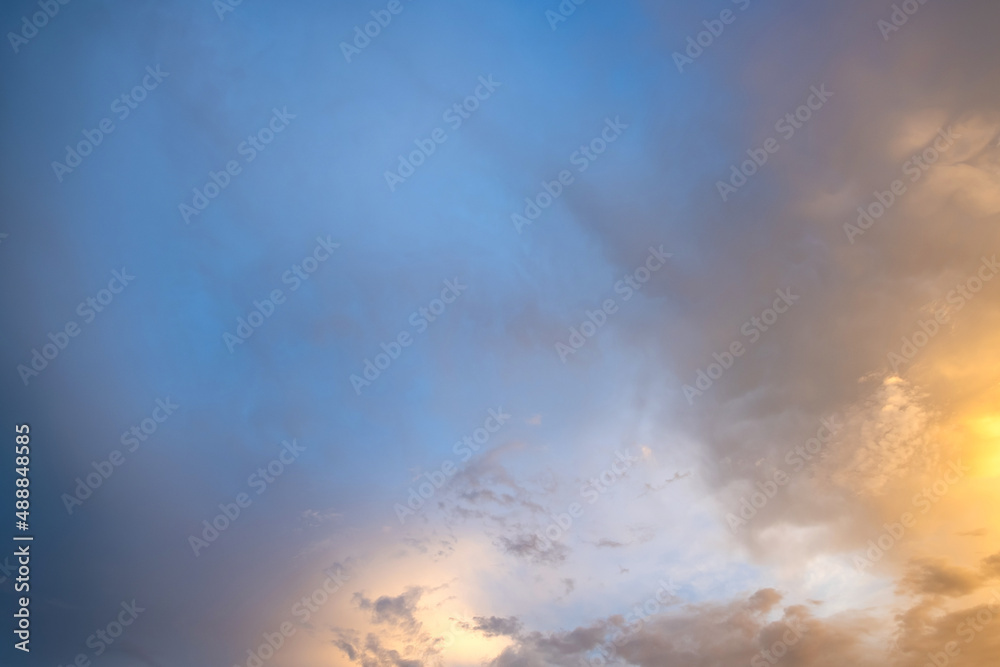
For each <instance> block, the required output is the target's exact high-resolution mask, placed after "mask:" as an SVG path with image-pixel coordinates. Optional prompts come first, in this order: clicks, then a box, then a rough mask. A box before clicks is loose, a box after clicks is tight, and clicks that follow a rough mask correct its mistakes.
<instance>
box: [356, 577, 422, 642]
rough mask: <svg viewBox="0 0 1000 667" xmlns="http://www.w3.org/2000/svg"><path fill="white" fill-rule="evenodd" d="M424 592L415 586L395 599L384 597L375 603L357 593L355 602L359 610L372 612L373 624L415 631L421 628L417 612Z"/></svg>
mask: <svg viewBox="0 0 1000 667" xmlns="http://www.w3.org/2000/svg"><path fill="white" fill-rule="evenodd" d="M423 592H424V591H423V589H422V588H420V587H418V586H414V587H411V588H408V589H407V590H406V592H404V593H401V594H399V595H397V596H395V597H390V596H388V595H383V596H381V597H379V598H378V599H376V600H374V601H372V600H370V599H368V598H367V597H365V596H364V594H362V593H355V594H354V601H355V602H356V603H357V605H358V608H359V609H362V610H365V611H370V612H371V620H372V622H373V623H377V624H386V625H394V626H402V627H403V628H405V629H408V630H411V631H415V630H418V629H419V628H420V622H419V621H418V620H417V618H416V616H415V612H416V610H417V604H418V603H419V602H420V596H421V595H422V594H423Z"/></svg>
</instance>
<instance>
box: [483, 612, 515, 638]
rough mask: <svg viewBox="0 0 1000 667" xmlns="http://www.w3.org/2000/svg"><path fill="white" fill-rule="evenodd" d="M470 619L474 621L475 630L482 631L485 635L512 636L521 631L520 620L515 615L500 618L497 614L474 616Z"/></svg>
mask: <svg viewBox="0 0 1000 667" xmlns="http://www.w3.org/2000/svg"><path fill="white" fill-rule="evenodd" d="M472 620H474V621H475V622H476V625H475V628H474V629H475V630H477V631H479V632H481V633H483V634H484V635H486V636H487V637H497V636H506V637H513V636H515V635H516V634H517V633H518V632H520V631H521V621H520V620H518V619H517V617H515V616H511V617H509V618H500V617H498V616H490V617H489V618H485V617H483V616H476V617H474V618H473V619H472Z"/></svg>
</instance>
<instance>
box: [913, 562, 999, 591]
mask: <svg viewBox="0 0 1000 667" xmlns="http://www.w3.org/2000/svg"><path fill="white" fill-rule="evenodd" d="M982 584H983V579H982V577H981V576H980V575H979V574H978V573H977V572H975V571H973V570H969V569H967V568H964V567H958V566H955V565H950V564H949V563H948V562H947V561H945V560H944V559H942V558H925V559H921V560H916V561H913V562H912V563H911V564H910V568H909V570H908V571H907V572H906V574H905V575H904V576H903V578H902V579H901V580H900V582H899V588H900V590H901V591H903V592H906V593H911V594H914V595H945V596H948V597H960V596H963V595H968V594H969V593H972V592H973V591H975V590H976V589H978V588H979V587H980V586H981V585H982Z"/></svg>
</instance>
